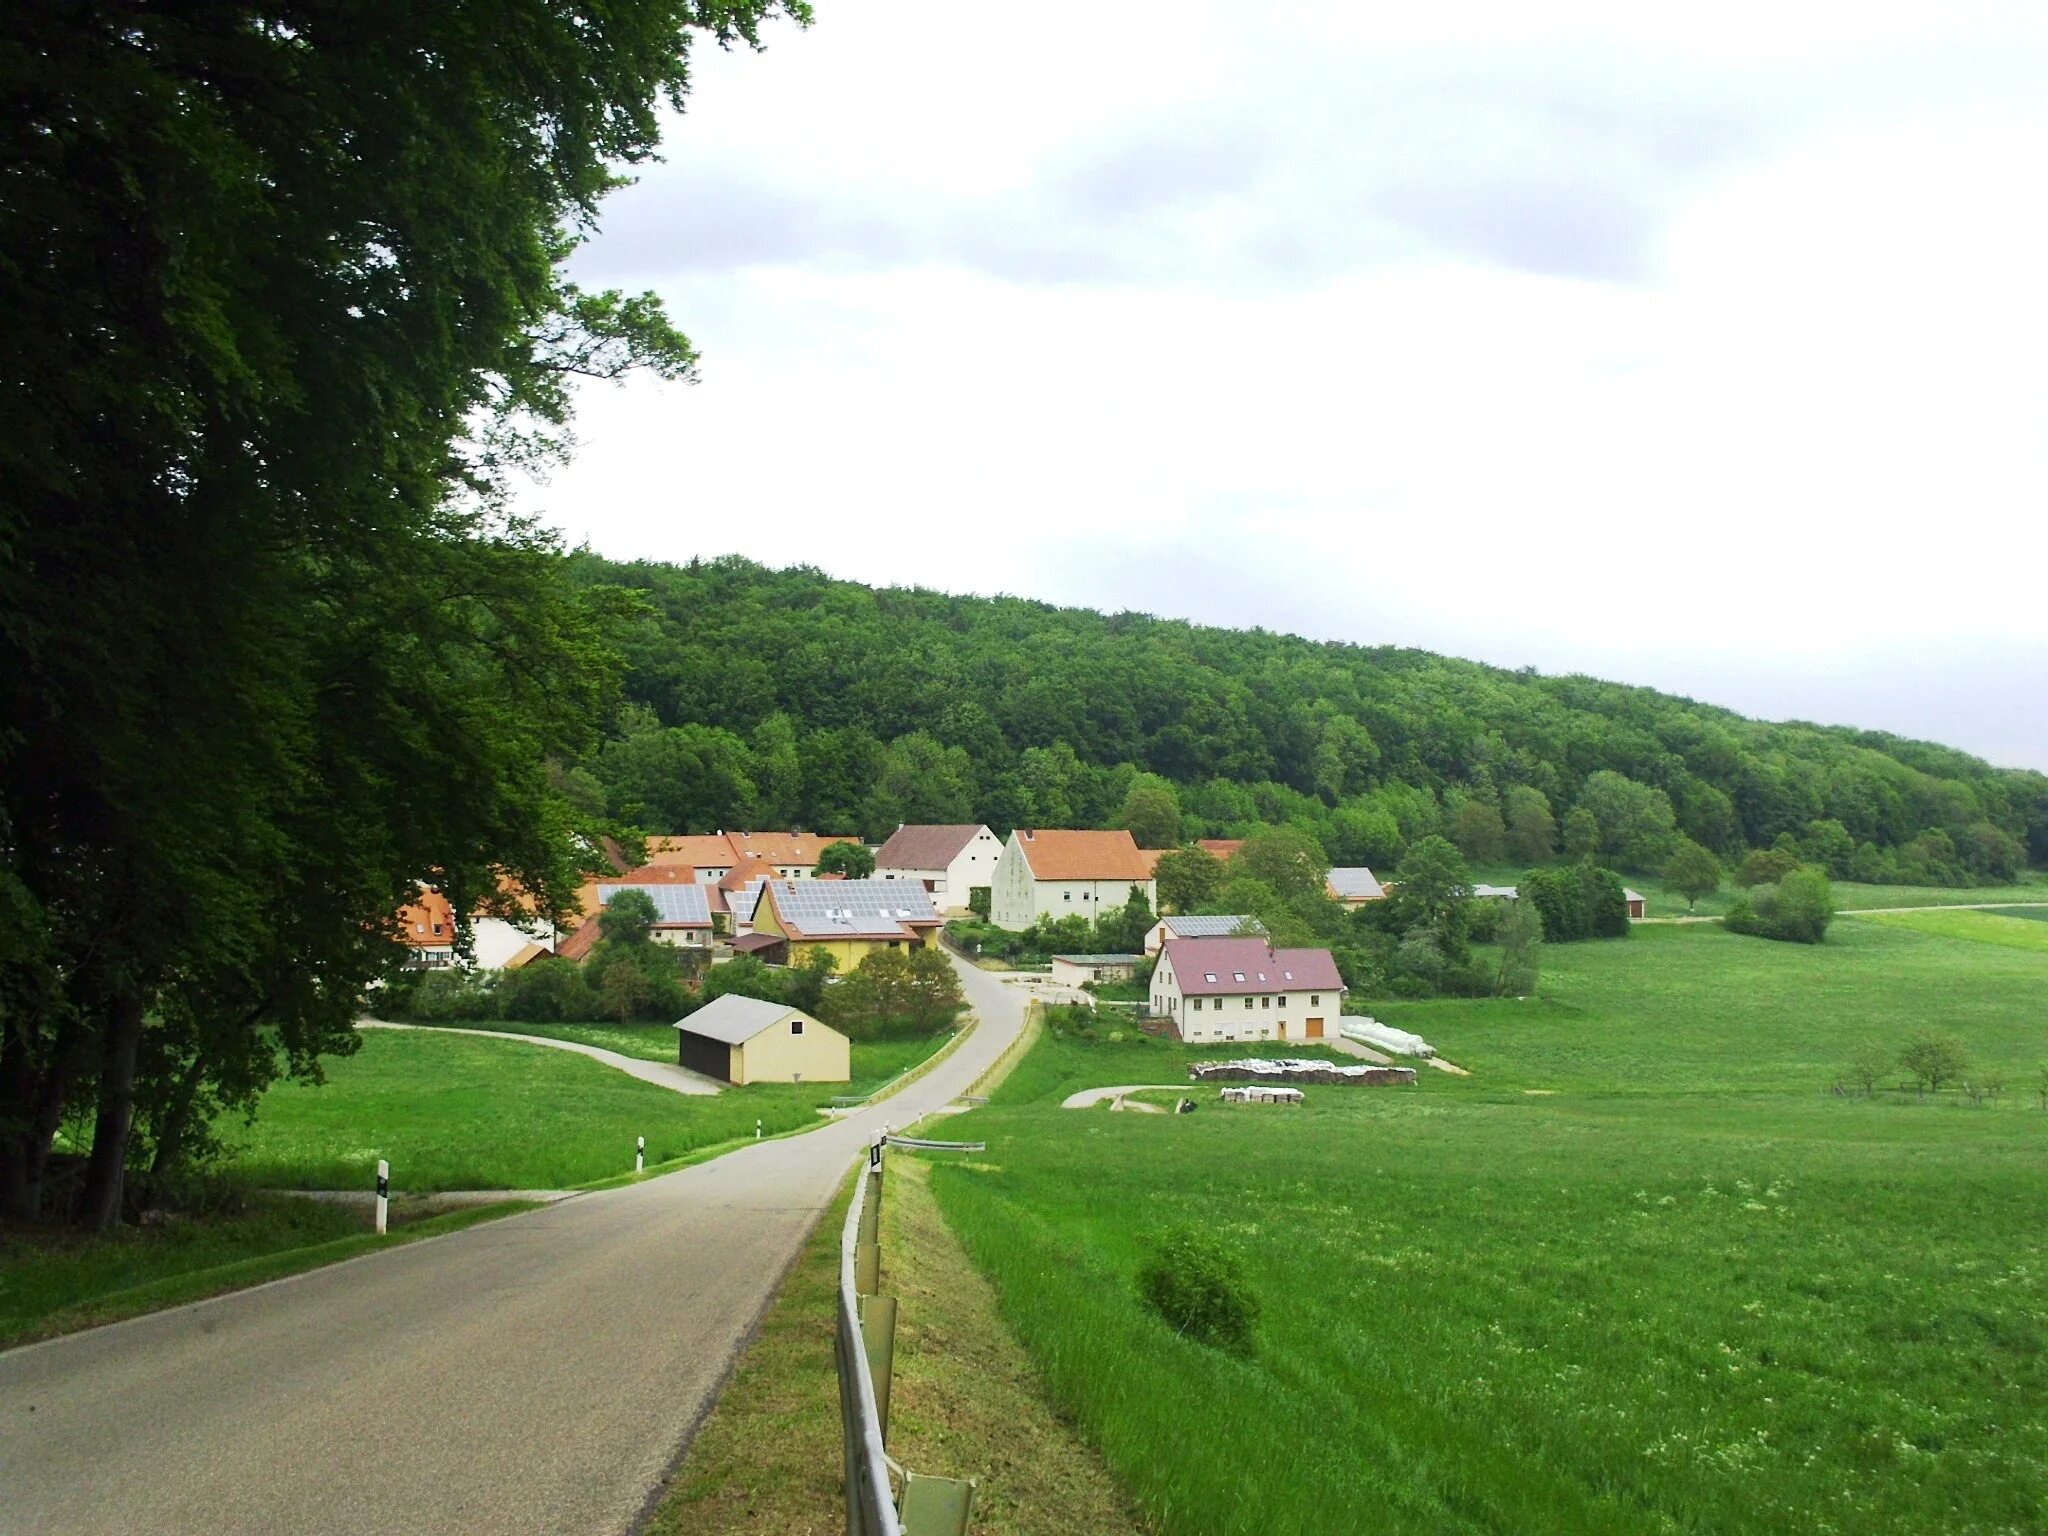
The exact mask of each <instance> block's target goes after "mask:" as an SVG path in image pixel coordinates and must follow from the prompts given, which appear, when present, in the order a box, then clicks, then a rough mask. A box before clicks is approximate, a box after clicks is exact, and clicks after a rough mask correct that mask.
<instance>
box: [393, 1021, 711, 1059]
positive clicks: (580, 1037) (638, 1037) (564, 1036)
mask: <svg viewBox="0 0 2048 1536" xmlns="http://www.w3.org/2000/svg"><path fill="white" fill-rule="evenodd" d="M434 1028H436V1029H468V1030H477V1029H494V1030H503V1031H504V1032H505V1033H507V1034H513V1035H538V1036H540V1037H541V1038H542V1039H543V1040H573V1041H575V1042H576V1043H577V1044H578V1045H594V1046H596V1047H598V1048H599V1049H600V1050H606V1051H616V1052H618V1054H619V1055H621V1056H631V1057H634V1058H635V1059H637V1060H639V1061H674V1060H675V1059H676V1027H675V1025H673V1024H520V1023H515V1022H513V1021H511V1020H493V1021H488V1022H484V1023H478V1024H468V1023H454V1022H450V1023H446V1024H436V1025H435V1026H434Z"/></svg>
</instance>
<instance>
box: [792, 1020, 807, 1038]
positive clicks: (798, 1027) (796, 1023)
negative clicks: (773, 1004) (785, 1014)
mask: <svg viewBox="0 0 2048 1536" xmlns="http://www.w3.org/2000/svg"><path fill="white" fill-rule="evenodd" d="M789 1032H790V1033H791V1034H792V1035H800V1034H802V1033H803V1032H804V1021H803V1020H802V1019H791V1020H790V1021H789Z"/></svg>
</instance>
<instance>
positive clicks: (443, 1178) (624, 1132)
mask: <svg viewBox="0 0 2048 1536" xmlns="http://www.w3.org/2000/svg"><path fill="white" fill-rule="evenodd" d="M671 1033H673V1032H672V1031H671ZM943 1038H944V1037H939V1038H925V1039H916V1040H886V1041H875V1042H868V1041H862V1042H857V1043H856V1044H855V1045H854V1048H853V1072H854V1082H853V1083H851V1084H844V1083H817V1084H812V1083H805V1084H803V1085H802V1086H801V1087H797V1086H791V1085H787V1084H780V1083H774V1084H769V1083H762V1084H755V1085H753V1086H750V1087H746V1088H728V1089H727V1090H726V1091H725V1092H723V1093H720V1094H718V1095H716V1096H715V1097H714V1096H706V1097H701V1098H699V1097H688V1096H685V1095H683V1094H679V1093H672V1092H670V1091H669V1090H668V1089H666V1088H658V1087H655V1086H654V1085H652V1084H650V1083H643V1082H639V1081H638V1080H636V1079H634V1078H630V1077H628V1076H626V1075H625V1074H624V1073H623V1072H619V1071H617V1070H615V1069H614V1068H611V1067H607V1066H605V1065H603V1064H602V1063H600V1062H595V1061H590V1060H588V1059H586V1058H584V1057H580V1056H577V1055H574V1054H573V1053H571V1052H568V1051H555V1050H549V1049H546V1048H545V1047H541V1046H531V1045H521V1044H518V1043H517V1042H514V1041H509V1040H487V1039H474V1040H471V1039H464V1038H463V1037H462V1036H461V1035H459V1034H435V1033H428V1032H424V1031H421V1032H413V1031H385V1030H377V1031H370V1032H367V1033H365V1035H364V1036H363V1048H362V1050H361V1051H359V1052H358V1053H357V1054H356V1055H354V1056H352V1057H349V1058H348V1059H346V1060H341V1061H335V1062H332V1063H330V1064H329V1065H328V1068H327V1082H326V1083H325V1084H323V1085H321V1086H319V1087H308V1086H305V1085H303V1084H298V1083H285V1084H280V1085H279V1086H278V1087H276V1088H273V1089H272V1090H271V1091H270V1092H269V1093H268V1094H266V1095H265V1096H264V1099H263V1103H262V1105H261V1107H260V1109H259V1110H258V1113H257V1118H256V1122H255V1124H254V1125H252V1126H247V1127H239V1126H238V1127H234V1128H232V1129H231V1130H230V1132H229V1139H230V1144H231V1147H232V1149H233V1158H232V1162H231V1164H230V1167H229V1170H228V1171H229V1173H230V1174H231V1175H232V1176H235V1177H238V1178H242V1179H245V1180H247V1181H248V1182H250V1183H252V1184H257V1185H261V1186H265V1187H268V1188H273V1189H362V1188H367V1187H369V1185H370V1183H371V1182H372V1181H373V1180H374V1178H375V1173H376V1166H377V1159H378V1158H380V1157H382V1158H387V1159H389V1160H390V1163H391V1181H392V1187H393V1188H394V1189H400V1190H405V1191H408V1192H421V1191H429V1190H445V1189H566V1188H571V1187H573V1186H576V1185H579V1184H586V1183H590V1182H592V1181H594V1180H598V1179H604V1178H609V1177H611V1176H613V1175H615V1174H621V1173H629V1172H631V1171H632V1167H633V1151H634V1138H635V1137H637V1136H645V1137H646V1138H647V1163H648V1166H649V1167H653V1166H654V1165H656V1164H658V1163H665V1162H669V1161H671V1160H673V1159H675V1158H679V1157H682V1156H685V1155H686V1154H689V1153H692V1152H695V1151H698V1150H700V1149H702V1148H705V1147H709V1146H714V1145H717V1144H719V1143H722V1142H728V1141H734V1140H737V1139H739V1138H742V1137H746V1136H751V1135H753V1134H754V1122H755V1121H756V1120H757V1119H758V1120H759V1121H760V1122H761V1127H762V1130H763V1132H764V1133H765V1134H767V1135H770V1136H773V1135H776V1134H778V1133H779V1132H782V1131H787V1130H791V1129H794V1128H796V1127H798V1126H803V1125H808V1124H811V1123H813V1122H814V1121H815V1120H816V1118H817V1112H818V1110H819V1108H820V1107H821V1106H823V1105H825V1104H827V1103H829V1102H830V1101H831V1099H832V1098H833V1096H834V1095H836V1094H844V1093H847V1092H861V1091H864V1090H865V1089H866V1088H871V1087H875V1086H879V1085H880V1084H881V1083H883V1082H886V1081H888V1080H889V1079H890V1078H892V1077H894V1076H896V1075H897V1074H898V1073H900V1072H902V1071H903V1070H904V1069H905V1068H906V1067H909V1066H911V1065H913V1064H915V1063H916V1062H918V1061H919V1060H922V1059H923V1057H925V1056H926V1055H928V1054H930V1052H931V1051H933V1050H934V1049H936V1048H937V1047H938V1046H939V1045H940V1044H942V1043H943Z"/></svg>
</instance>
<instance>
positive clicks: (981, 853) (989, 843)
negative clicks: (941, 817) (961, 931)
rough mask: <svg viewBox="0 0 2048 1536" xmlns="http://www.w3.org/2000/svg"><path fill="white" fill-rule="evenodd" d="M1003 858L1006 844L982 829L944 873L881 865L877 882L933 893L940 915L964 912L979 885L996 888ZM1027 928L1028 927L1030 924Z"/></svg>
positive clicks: (939, 870)
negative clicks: (916, 885)
mask: <svg viewBox="0 0 2048 1536" xmlns="http://www.w3.org/2000/svg"><path fill="white" fill-rule="evenodd" d="M1002 856H1003V841H1002V839H1001V838H999V837H997V836H996V835H995V833H993V832H991V831H989V829H988V828H987V827H983V828H982V829H981V830H980V831H979V832H977V833H975V834H974V836H973V837H971V838H969V839H968V841H967V845H966V846H965V847H963V848H962V849H961V850H960V851H959V852H958V853H957V854H955V855H954V856H953V862H952V863H950V864H948V865H947V866H946V867H945V868H944V869H911V868H908V867H906V866H893V865H884V864H878V865H876V866H875V878H876V879H877V880H911V881H916V882H918V883H919V884H921V885H923V886H924V888H925V889H926V890H928V891H930V892H931V893H932V906H933V907H934V908H935V909H936V910H937V911H939V912H942V913H952V912H965V911H966V910H967V893H968V892H969V891H971V890H973V889H974V887H975V886H977V885H986V886H989V887H990V888H991V889H993V888H994V886H995V880H996V864H997V861H999V860H1000V859H1001V858H1002ZM1027 926H1029V925H1028V924H1027Z"/></svg>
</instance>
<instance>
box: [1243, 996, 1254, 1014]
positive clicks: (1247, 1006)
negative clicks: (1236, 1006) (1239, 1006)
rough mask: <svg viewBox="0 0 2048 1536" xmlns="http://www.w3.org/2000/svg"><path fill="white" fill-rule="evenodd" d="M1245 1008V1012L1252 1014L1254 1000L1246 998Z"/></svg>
mask: <svg viewBox="0 0 2048 1536" xmlns="http://www.w3.org/2000/svg"><path fill="white" fill-rule="evenodd" d="M1244 1006H1245V1012H1247V1013H1249V1012H1251V1006H1252V1000H1251V999H1250V998H1246V999H1245V1000H1244Z"/></svg>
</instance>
